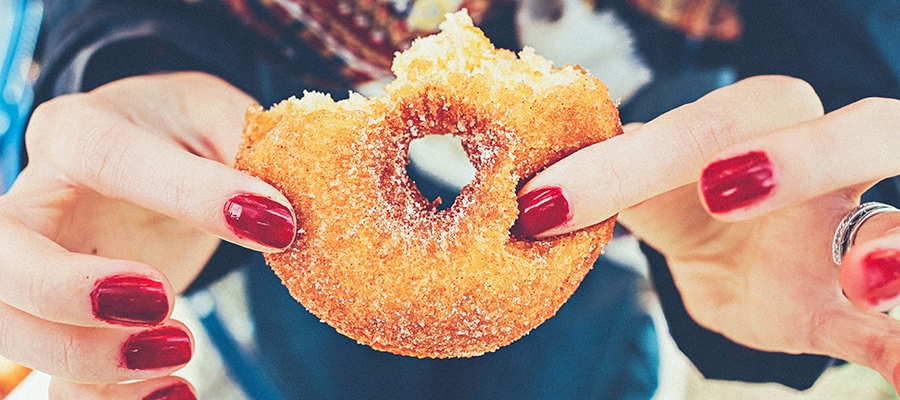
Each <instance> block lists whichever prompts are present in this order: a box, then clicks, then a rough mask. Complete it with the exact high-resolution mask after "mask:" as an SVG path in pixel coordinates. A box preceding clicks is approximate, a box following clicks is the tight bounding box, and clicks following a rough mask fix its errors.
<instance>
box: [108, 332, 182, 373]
mask: <svg viewBox="0 0 900 400" xmlns="http://www.w3.org/2000/svg"><path fill="white" fill-rule="evenodd" d="M191 353H192V350H191V338H190V336H188V334H187V332H185V331H183V330H182V329H180V328H176V327H174V326H167V327H163V328H159V329H152V330H148V331H143V332H139V333H136V334H134V335H132V336H131V337H129V338H128V340H127V341H125V345H124V346H123V347H122V356H123V358H124V362H125V367H127V368H128V369H139V370H145V369H158V368H169V367H175V366H178V365H182V364H186V363H187V362H188V361H190V360H191Z"/></svg>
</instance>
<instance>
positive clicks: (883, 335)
mask: <svg viewBox="0 0 900 400" xmlns="http://www.w3.org/2000/svg"><path fill="white" fill-rule="evenodd" d="M813 321H814V322H813V324H814V325H813V326H811V327H810V329H811V334H810V337H811V338H812V342H811V346H812V349H810V351H809V352H810V353H814V354H828V355H830V356H832V357H835V358H837V359H840V360H844V361H848V362H851V363H855V364H859V365H864V366H866V367H869V368H872V369H873V370H875V371H877V372H879V373H880V374H881V375H882V376H883V377H884V378H885V379H886V380H887V381H888V382H892V383H893V384H894V385H895V386H896V385H898V384H900V382H898V381H897V380H896V379H895V377H894V370H895V369H896V368H898V366H900V322H898V321H897V320H895V319H893V318H892V317H890V316H888V315H885V314H882V313H876V312H866V311H862V310H859V309H857V308H854V307H853V306H851V305H850V304H845V305H838V306H836V307H834V308H832V309H828V308H825V307H822V308H821V309H820V310H819V313H818V314H817V315H815V316H814V319H813Z"/></svg>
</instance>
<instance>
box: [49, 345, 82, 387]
mask: <svg viewBox="0 0 900 400" xmlns="http://www.w3.org/2000/svg"><path fill="white" fill-rule="evenodd" d="M79 343H80V341H79V340H78V339H77V338H75V337H74V336H64V337H63V338H61V339H60V341H59V342H57V343H56V345H55V346H52V347H51V349H50V352H49V357H50V359H49V363H50V368H52V370H53V371H55V372H54V373H52V375H54V376H58V377H61V378H64V379H68V380H73V381H76V382H78V381H84V380H85V379H86V377H83V376H80V369H79V368H78V360H80V359H81V358H82V357H83V356H84V354H83V352H82V350H81V347H82V346H81V345H80V344H79Z"/></svg>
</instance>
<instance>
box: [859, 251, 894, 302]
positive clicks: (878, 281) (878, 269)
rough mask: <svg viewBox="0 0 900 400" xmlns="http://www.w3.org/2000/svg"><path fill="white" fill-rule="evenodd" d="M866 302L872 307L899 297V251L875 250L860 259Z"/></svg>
mask: <svg viewBox="0 0 900 400" xmlns="http://www.w3.org/2000/svg"><path fill="white" fill-rule="evenodd" d="M862 268H863V276H864V277H865V282H866V300H867V301H868V302H869V304H871V305H872V306H878V305H879V304H880V303H882V302H884V301H887V300H891V299H894V298H896V297H897V296H898V295H900V251H897V250H876V251H873V252H871V253H869V254H867V255H866V256H865V257H863V259H862Z"/></svg>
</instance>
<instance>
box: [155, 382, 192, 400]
mask: <svg viewBox="0 0 900 400" xmlns="http://www.w3.org/2000/svg"><path fill="white" fill-rule="evenodd" d="M143 400H197V395H196V394H194V391H193V390H191V387H190V386H189V385H188V384H187V383H176V384H174V385H172V386H167V387H164V388H162V389H159V390H156V391H154V392H153V393H150V394H149V395H147V397H144V398H143Z"/></svg>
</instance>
